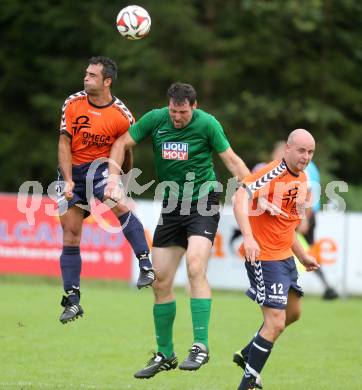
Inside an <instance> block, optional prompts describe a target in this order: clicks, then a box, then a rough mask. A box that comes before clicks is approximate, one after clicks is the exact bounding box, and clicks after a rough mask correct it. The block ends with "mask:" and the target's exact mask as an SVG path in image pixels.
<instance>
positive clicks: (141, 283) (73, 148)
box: [57, 56, 155, 324]
mask: <svg viewBox="0 0 362 390" xmlns="http://www.w3.org/2000/svg"><path fill="white" fill-rule="evenodd" d="M116 78H117V66H116V64H115V62H114V61H113V60H111V59H110V58H107V57H102V56H99V57H92V58H91V59H90V61H89V65H88V67H87V69H86V72H85V77H84V91H82V92H78V93H75V94H73V95H71V96H69V97H68V98H67V99H66V100H65V103H64V105H63V109H62V117H61V124H60V137H59V145H58V160H59V177H58V180H59V183H58V186H57V194H58V207H59V213H60V222H61V226H62V229H63V250H62V254H61V256H60V267H61V271H62V279H63V286H64V291H65V293H66V295H65V296H63V299H62V302H61V305H62V306H63V307H64V311H63V313H62V314H61V316H60V318H59V320H60V321H61V322H62V323H63V324H64V323H67V322H68V321H71V320H74V319H76V318H78V317H79V316H82V315H83V314H84V311H83V308H82V307H81V306H80V274H81V263H82V261H81V256H80V249H79V245H80V240H81V233H82V224H83V220H84V218H86V217H87V216H88V215H89V211H88V210H89V207H88V208H87V209H85V206H89V203H90V201H91V199H92V198H93V197H94V198H97V199H98V200H100V201H104V200H105V197H104V188H105V185H106V179H107V177H108V157H109V155H110V150H111V147H112V145H113V143H114V142H115V140H116V139H117V138H118V137H120V136H121V135H122V134H124V133H125V132H127V130H128V128H129V127H130V125H131V124H132V123H133V122H134V118H133V116H132V114H131V113H130V111H129V110H128V109H127V107H126V106H125V105H124V104H123V103H122V102H121V101H120V100H119V99H118V98H116V97H115V96H113V95H112V93H111V86H112V84H113V83H114V82H115V80H116ZM131 168H132V154H131V152H130V151H128V154H127V156H126V158H125V162H124V164H123V170H124V171H125V172H128V171H129V170H130V169H131ZM118 184H119V183H118ZM119 185H120V184H119ZM89 189H90V192H91V194H89V193H88V192H89ZM79 206H81V207H79ZM111 207H112V211H113V213H114V214H115V215H116V217H117V218H118V220H119V222H120V224H121V225H122V230H123V234H124V236H125V237H126V239H127V240H128V241H129V243H130V244H131V246H132V248H133V250H134V252H135V254H136V256H137V258H138V259H139V266H140V275H139V278H138V282H137V286H138V288H142V287H147V286H149V285H151V284H152V283H153V281H154V279H155V274H154V271H153V269H152V264H151V261H150V258H149V247H148V244H147V242H146V238H145V234H144V230H143V226H142V224H141V222H140V221H139V219H138V218H137V217H136V216H135V215H134V214H133V213H132V212H131V211H130V210H129V209H128V207H127V206H125V205H124V204H122V203H121V202H120V201H118V202H117V201H114V202H113V203H112V206H111Z"/></svg>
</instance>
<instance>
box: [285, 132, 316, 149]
mask: <svg viewBox="0 0 362 390" xmlns="http://www.w3.org/2000/svg"><path fill="white" fill-rule="evenodd" d="M299 143H309V144H313V145H314V146H315V141H314V138H313V136H312V134H311V133H310V132H309V131H307V130H304V129H295V130H293V131H292V132H291V133H290V134H289V136H288V140H287V144H288V145H293V144H294V145H295V144H299Z"/></svg>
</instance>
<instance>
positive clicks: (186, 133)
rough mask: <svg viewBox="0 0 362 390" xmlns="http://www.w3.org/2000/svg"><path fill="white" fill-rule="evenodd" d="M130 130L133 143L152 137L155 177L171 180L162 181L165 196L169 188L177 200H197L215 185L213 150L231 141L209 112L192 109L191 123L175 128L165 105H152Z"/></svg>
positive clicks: (227, 145)
mask: <svg viewBox="0 0 362 390" xmlns="http://www.w3.org/2000/svg"><path fill="white" fill-rule="evenodd" d="M129 134H130V135H131V137H132V138H133V140H134V141H135V142H136V143H139V142H141V141H142V140H143V139H145V138H147V137H148V136H151V137H152V143H153V154H154V162H155V167H156V173H157V177H158V180H159V181H160V182H173V183H169V185H168V186H166V183H165V187H167V190H166V192H165V198H166V197H168V193H169V192H170V195H172V196H173V197H177V198H178V199H179V200H182V199H185V200H186V199H187V200H189V199H192V200H197V199H199V198H201V197H203V196H205V195H206V194H208V193H209V192H210V191H212V190H214V189H215V188H216V187H217V183H216V176H215V172H214V164H213V161H212V152H213V151H215V152H217V153H222V152H225V150H226V149H227V148H228V147H229V146H230V144H229V142H228V140H227V138H226V136H225V134H224V130H223V128H222V126H221V125H220V123H219V122H218V121H217V120H216V119H215V118H214V117H213V116H212V115H210V114H208V113H206V112H205V111H202V110H199V109H195V110H193V114H192V119H191V121H190V123H189V124H188V125H187V126H186V127H184V128H182V129H176V128H175V127H174V126H173V123H172V121H171V118H170V115H169V111H168V107H164V108H161V109H155V110H152V111H149V112H148V113H146V114H145V115H144V116H143V117H142V118H141V119H140V120H139V121H138V122H137V123H135V124H134V125H132V126H131V127H130V128H129ZM185 184H186V185H185Z"/></svg>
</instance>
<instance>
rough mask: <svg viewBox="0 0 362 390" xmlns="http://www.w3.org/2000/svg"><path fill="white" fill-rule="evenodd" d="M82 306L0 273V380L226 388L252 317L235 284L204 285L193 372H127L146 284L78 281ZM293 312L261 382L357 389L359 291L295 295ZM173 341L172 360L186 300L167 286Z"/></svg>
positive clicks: (181, 340)
mask: <svg viewBox="0 0 362 390" xmlns="http://www.w3.org/2000/svg"><path fill="white" fill-rule="evenodd" d="M82 287H83V288H82V292H83V296H82V304H83V306H84V309H85V313H86V314H85V316H84V317H83V318H82V319H79V320H77V321H76V322H72V323H71V324H67V325H62V324H60V322H59V321H58V317H59V315H60V312H61V307H60V306H59V301H60V298H61V293H62V292H61V287H60V282H58V281H55V280H45V279H40V278H29V279H27V278H19V277H2V278H0V302H1V303H0V320H1V322H0V389H2V388H5V389H65V390H67V389H147V390H153V389H155V390H156V389H157V390H163V389H167V390H174V389H175V390H176V389H177V390H179V389H183V390H200V389H208V390H224V389H225V390H229V389H236V388H237V386H238V383H239V382H240V378H241V371H240V370H239V369H238V368H237V367H236V366H235V365H234V364H233V363H232V362H231V356H232V353H233V351H234V350H236V349H237V348H239V347H240V346H242V345H243V344H245V343H246V342H247V341H248V340H249V339H250V337H251V336H252V335H253V334H254V332H255V331H256V329H257V328H258V326H259V324H260V323H261V314H260V312H259V308H258V307H257V305H256V304H254V303H253V302H251V301H250V300H249V299H248V298H246V297H245V296H244V295H243V294H242V293H236V292H214V297H213V298H214V299H213V312H212V318H211V326H210V346H211V360H210V362H209V363H208V364H207V366H205V367H203V368H202V369H201V370H199V371H198V372H194V373H188V372H182V371H180V370H178V369H176V370H173V371H169V372H165V373H160V374H158V375H157V376H156V377H154V378H153V379H150V380H136V379H134V378H133V373H134V372H135V371H137V370H138V369H140V368H141V367H142V366H143V364H144V363H145V361H146V360H147V358H148V352H149V351H150V350H151V349H152V348H154V347H155V345H154V335H153V319H152V302H153V298H152V292H151V291H150V290H144V291H143V290H142V291H136V289H133V288H129V287H128V286H127V285H124V284H121V283H115V282H110V283H101V282H92V281H87V282H83V285H82ZM303 302H304V303H303V316H302V319H301V320H300V321H299V322H298V323H297V324H295V325H293V326H291V327H290V328H289V329H287V330H286V332H285V333H284V334H283V335H282V336H281V338H280V339H279V340H278V342H277V343H276V345H275V346H274V349H273V353H272V355H271V357H270V360H269V361H268V363H267V365H266V367H265V368H264V370H263V373H262V377H263V382H264V388H265V389H267V390H273V389H274V390H283V389H285V390H287V389H288V390H289V389H293V390H298V389H301V390H306V389H308V390H313V389H318V390H322V389H326V390H331V389H333V390H337V389H349V390H352V389H356V390H357V389H361V388H362V385H361V367H362V342H361V330H362V309H361V306H362V300H361V299H349V300H337V301H333V302H325V301H322V300H321V299H320V298H313V297H307V298H305V299H304V300H303ZM174 335H175V336H174V338H175V349H176V353H177V355H178V356H179V359H180V360H182V359H183V358H184V357H185V356H186V352H187V350H188V348H189V347H190V345H191V343H192V335H191V324H190V313H189V300H188V298H187V296H186V294H185V293H184V291H183V290H178V291H177V315H176V322H175V329H174Z"/></svg>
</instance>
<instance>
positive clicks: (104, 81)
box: [103, 77, 112, 88]
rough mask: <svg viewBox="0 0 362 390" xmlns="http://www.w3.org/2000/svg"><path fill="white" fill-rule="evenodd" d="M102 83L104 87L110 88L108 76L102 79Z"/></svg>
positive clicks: (110, 82)
mask: <svg viewBox="0 0 362 390" xmlns="http://www.w3.org/2000/svg"><path fill="white" fill-rule="evenodd" d="M103 85H104V86H105V87H108V88H111V85H112V79H111V78H110V77H107V78H106V79H104V80H103Z"/></svg>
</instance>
